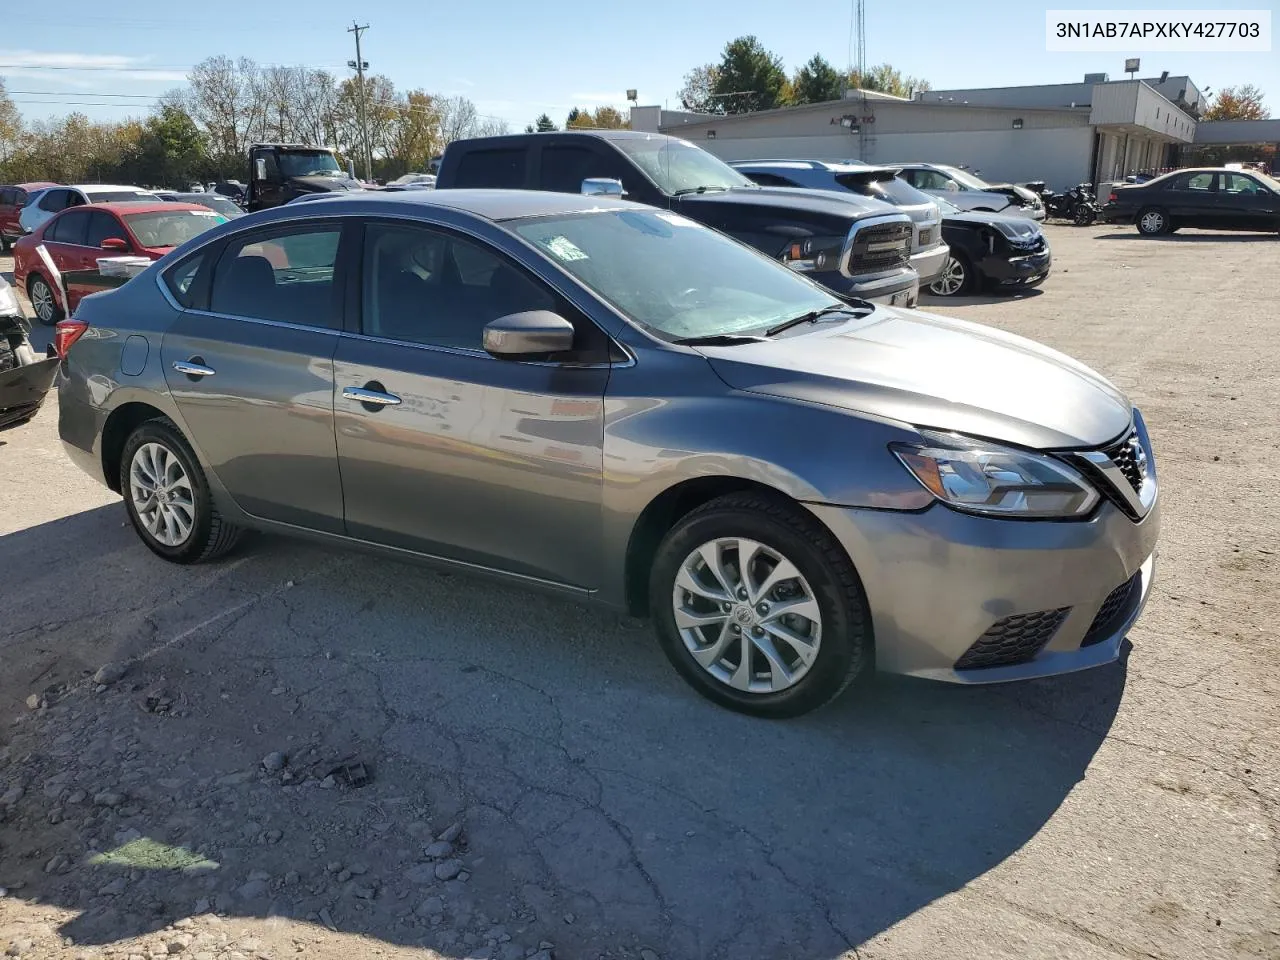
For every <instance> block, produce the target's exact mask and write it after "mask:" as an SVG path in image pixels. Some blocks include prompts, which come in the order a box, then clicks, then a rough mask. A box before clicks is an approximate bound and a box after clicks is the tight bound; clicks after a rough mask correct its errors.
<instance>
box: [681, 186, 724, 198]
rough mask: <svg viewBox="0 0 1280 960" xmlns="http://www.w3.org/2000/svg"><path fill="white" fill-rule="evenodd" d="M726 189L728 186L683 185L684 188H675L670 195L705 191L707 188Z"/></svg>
mask: <svg viewBox="0 0 1280 960" xmlns="http://www.w3.org/2000/svg"><path fill="white" fill-rule="evenodd" d="M728 189H729V188H728V187H721V186H706V185H703V186H701V187H685V188H684V189H682V190H677V191H676V192H675V193H673V194H672V196H673V197H683V196H684V195H685V194H689V193H706V192H707V191H708V190H721V191H724V190H728Z"/></svg>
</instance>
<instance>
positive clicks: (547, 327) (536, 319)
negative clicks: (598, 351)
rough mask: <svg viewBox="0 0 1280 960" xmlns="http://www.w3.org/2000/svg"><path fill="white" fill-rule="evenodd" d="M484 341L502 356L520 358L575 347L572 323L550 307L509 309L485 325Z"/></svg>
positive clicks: (488, 349)
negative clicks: (518, 310) (516, 310)
mask: <svg viewBox="0 0 1280 960" xmlns="http://www.w3.org/2000/svg"><path fill="white" fill-rule="evenodd" d="M482 343H483V346H484V349H485V350H486V352H488V353H491V354H492V355H493V356H495V357H499V358H504V357H505V358H519V357H528V356H535V355H538V354H547V353H563V352H564V351H565V350H572V349H573V324H572V323H570V322H569V321H568V320H566V319H565V318H564V317H562V316H560V314H558V313H552V312H551V311H550V310H526V311H525V312H523V313H510V314H507V315H506V316H505V317H499V318H498V319H497V320H494V321H492V322H491V323H488V324H486V325H485V328H484V335H483V338H482Z"/></svg>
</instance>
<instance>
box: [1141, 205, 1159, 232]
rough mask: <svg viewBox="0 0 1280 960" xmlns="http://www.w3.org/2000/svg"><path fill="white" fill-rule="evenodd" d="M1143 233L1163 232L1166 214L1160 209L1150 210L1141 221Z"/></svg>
mask: <svg viewBox="0 0 1280 960" xmlns="http://www.w3.org/2000/svg"><path fill="white" fill-rule="evenodd" d="M1140 224H1141V226H1142V232H1143V233H1161V232H1162V231H1163V230H1164V214H1163V213H1161V212H1160V211H1159V210H1148V211H1147V212H1146V213H1144V214H1143V215H1142V220H1141V221H1140Z"/></svg>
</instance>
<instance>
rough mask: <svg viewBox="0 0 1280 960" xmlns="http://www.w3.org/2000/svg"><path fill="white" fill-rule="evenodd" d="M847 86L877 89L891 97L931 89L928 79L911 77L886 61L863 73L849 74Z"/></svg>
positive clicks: (859, 88) (860, 88) (905, 95)
mask: <svg viewBox="0 0 1280 960" xmlns="http://www.w3.org/2000/svg"><path fill="white" fill-rule="evenodd" d="M849 86H850V87H852V88H853V89H855V90H877V91H879V92H880V93H887V94H889V95H890V96H893V97H904V98H907V99H910V98H911V97H912V95H913V94H916V93H922V92H924V91H925V90H931V89H933V88H932V87H931V86H930V85H929V81H928V80H921V79H920V78H919V77H912V76H908V75H907V74H904V73H903V72H902V71H901V70H899V69H897V68H896V67H893V66H891V65H890V64H887V63H882V64H880V65H879V66H875V67H871V68H870V69H869V70H867V72H866V73H865V74H862V75H859V74H858V71H857V70H854V71H853V72H852V73H850V74H849Z"/></svg>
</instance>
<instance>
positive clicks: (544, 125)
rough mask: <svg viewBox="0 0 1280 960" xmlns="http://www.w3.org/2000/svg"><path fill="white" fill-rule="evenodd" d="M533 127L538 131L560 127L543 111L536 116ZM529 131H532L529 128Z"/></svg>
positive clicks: (547, 130) (543, 131) (550, 130)
mask: <svg viewBox="0 0 1280 960" xmlns="http://www.w3.org/2000/svg"><path fill="white" fill-rule="evenodd" d="M534 127H535V128H536V130H537V131H538V133H550V132H552V131H553V130H559V129H560V128H559V127H557V126H556V125H555V124H554V123H553V122H552V121H551V118H550V117H548V116H547V115H546V114H545V113H544V114H543V115H542V116H540V117H538V119H537V120H536V121H534ZM529 132H530V133H532V132H533V131H532V130H531V131H529Z"/></svg>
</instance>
